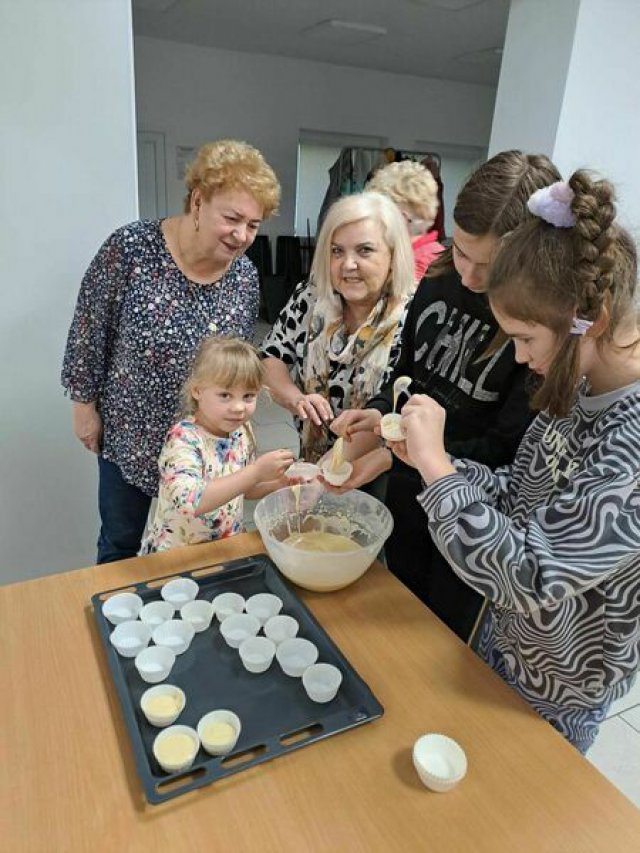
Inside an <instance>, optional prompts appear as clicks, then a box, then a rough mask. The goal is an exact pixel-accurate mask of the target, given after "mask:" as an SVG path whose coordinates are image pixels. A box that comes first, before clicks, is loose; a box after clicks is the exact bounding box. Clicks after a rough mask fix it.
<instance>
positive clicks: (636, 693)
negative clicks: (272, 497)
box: [245, 393, 640, 807]
mask: <svg viewBox="0 0 640 853" xmlns="http://www.w3.org/2000/svg"><path fill="white" fill-rule="evenodd" d="M253 423H254V426H255V432H256V439H257V442H258V452H262V453H264V452H265V451H267V450H276V449H278V448H284V447H291V448H292V449H293V451H294V453H295V454H296V455H297V453H298V452H299V442H298V434H297V432H296V430H295V427H294V426H293V420H292V418H291V415H289V414H288V412H286V411H285V410H284V409H282V408H280V406H277V405H276V404H275V403H273V402H271V401H270V400H269V399H268V398H267V396H266V395H265V394H264V393H263V394H261V395H260V400H259V403H258V408H257V410H256V414H255V416H254V418H253ZM245 506H246V510H245V517H246V522H247V527H248V528H249V529H251V528H252V527H253V523H252V517H253V513H252V509H253V502H251V501H247V502H246V504H245ZM588 759H589V761H590V762H591V763H592V764H593V765H594V766H595V767H596V768H597V769H598V770H599V771H600V772H601V773H602V774H604V775H605V776H606V777H607V778H608V779H609V780H610V781H611V782H613V784H614V785H616V787H618V788H619V789H620V790H621V791H622V793H623V794H626V796H627V797H628V798H629V799H630V800H631V801H632V802H633V803H635V804H636V805H637V806H638V807H640V678H639V679H638V681H637V682H636V684H635V686H634V687H633V689H632V690H631V691H630V692H629V693H628V694H627V695H626V696H625V697H623V698H622V699H620V700H619V701H618V702H617V703H615V705H613V706H612V708H611V712H610V714H609V717H608V719H607V720H606V721H605V722H604V724H603V725H602V727H601V729H600V734H599V735H598V739H597V741H596V743H595V744H594V746H593V747H592V749H591V750H590V752H589V754H588Z"/></svg>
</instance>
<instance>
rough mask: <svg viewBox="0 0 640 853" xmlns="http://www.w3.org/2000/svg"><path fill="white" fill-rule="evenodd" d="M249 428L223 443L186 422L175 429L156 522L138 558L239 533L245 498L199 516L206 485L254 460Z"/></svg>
mask: <svg viewBox="0 0 640 853" xmlns="http://www.w3.org/2000/svg"><path fill="white" fill-rule="evenodd" d="M254 456H255V444H254V441H253V436H252V433H251V429H250V427H248V426H243V427H241V428H240V429H238V430H235V431H234V432H232V433H231V434H230V435H229V437H228V438H219V437H218V436H215V435H212V434H211V433H210V432H207V430H205V429H204V428H203V427H201V426H199V425H198V424H196V423H195V422H194V420H193V418H186V419H185V420H182V421H180V422H179V423H177V424H175V425H174V426H173V427H172V428H171V429H170V430H169V433H168V435H167V438H166V440H165V443H164V447H163V448H162V452H161V453H160V458H159V460H158V468H159V469H160V491H159V494H158V504H157V507H156V511H155V515H154V518H153V522H152V523H151V525H150V527H149V531H148V534H147V536H146V537H145V539H144V542H143V543H142V548H141V551H140V553H142V554H149V553H151V552H153V551H166V550H167V549H168V548H174V547H176V546H179V545H194V544H196V543H197V542H210V541H212V540H214V539H224V538H226V537H227V536H233V535H234V534H236V533H241V532H242V531H243V529H244V524H243V496H242V495H239V496H238V497H236V498H232V499H231V500H230V501H228V502H227V503H225V504H223V505H222V506H220V507H218V508H217V509H215V510H213V511H212V512H207V513H205V514H204V515H200V516H196V514H195V510H196V507H197V506H198V504H199V502H200V498H201V497H202V493H203V491H204V489H205V486H206V485H207V483H208V482H209V480H212V479H213V478H214V477H224V476H225V475H227V474H233V473H234V472H235V471H239V470H241V469H242V468H244V467H245V466H246V465H248V464H249V463H250V462H252V461H253V458H254Z"/></svg>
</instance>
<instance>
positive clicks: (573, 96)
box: [553, 0, 640, 244]
mask: <svg viewBox="0 0 640 853" xmlns="http://www.w3.org/2000/svg"><path fill="white" fill-rule="evenodd" d="M639 45H640V2H639V0H615V2H611V0H581V3H580V11H579V13H578V20H577V26H576V33H575V42H574V45H573V51H572V57H571V65H570V67H569V73H568V76H567V84H566V88H565V93H564V102H563V106H562V118H561V121H560V124H559V127H558V133H557V137H556V142H555V147H554V149H553V159H554V161H555V163H556V164H557V166H558V168H559V169H560V171H561V172H562V174H563V175H567V174H570V173H571V172H573V171H574V170H575V169H578V168H580V167H583V166H588V167H590V168H592V169H595V170H596V171H598V172H600V173H601V174H603V175H605V176H606V177H607V178H609V179H610V180H612V181H613V182H614V184H615V185H616V190H617V194H618V210H619V213H620V216H621V219H622V220H623V221H624V222H625V224H626V225H627V226H628V227H630V228H631V230H632V231H633V233H634V235H635V237H636V240H637V241H638V243H639V244H640V51H639V47H638V46H639Z"/></svg>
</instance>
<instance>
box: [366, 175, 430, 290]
mask: <svg viewBox="0 0 640 853" xmlns="http://www.w3.org/2000/svg"><path fill="white" fill-rule="evenodd" d="M367 189H368V190H371V191H372V192H379V193H382V194H383V195H387V196H389V198H390V199H391V200H392V201H395V203H396V204H397V205H398V207H399V208H400V212H401V213H402V215H403V217H404V220H405V222H406V224H407V230H408V231H409V237H410V238H411V249H412V250H413V261H414V278H415V281H416V284H417V283H418V282H419V281H420V279H421V278H422V277H423V276H424V274H425V273H426V271H427V269H428V268H429V266H430V265H431V263H432V262H433V261H434V260H435V259H436V258H437V257H438V255H439V254H440V253H441V252H443V251H444V246H442V245H441V244H440V243H438V239H437V238H438V233H437V231H435V230H433V223H434V221H435V218H436V214H437V213H438V185H437V183H436V181H435V180H434V177H433V175H432V174H431V172H430V171H429V170H428V169H426V168H425V167H424V166H422V165H420V163H416V162H414V161H413V160H403V161H402V162H400V163H389V165H388V166H384V167H383V168H382V169H378V171H377V172H376V173H375V174H374V176H373V177H372V178H371V180H370V181H369V183H368V184H367Z"/></svg>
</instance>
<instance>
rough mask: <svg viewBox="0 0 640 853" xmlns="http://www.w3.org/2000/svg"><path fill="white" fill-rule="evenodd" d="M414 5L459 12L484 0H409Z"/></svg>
mask: <svg viewBox="0 0 640 853" xmlns="http://www.w3.org/2000/svg"><path fill="white" fill-rule="evenodd" d="M409 2H411V3H415V4H416V6H437V7H438V8H439V9H447V10H448V11H449V12H460V11H461V10H462V9H468V8H469V6H478V5H479V4H480V3H484V0H409Z"/></svg>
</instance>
